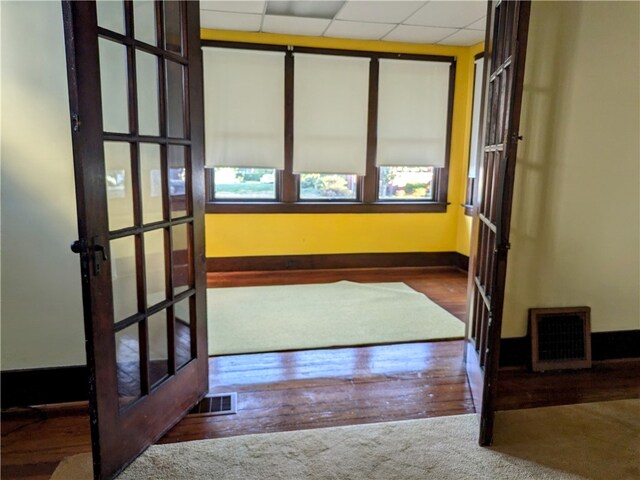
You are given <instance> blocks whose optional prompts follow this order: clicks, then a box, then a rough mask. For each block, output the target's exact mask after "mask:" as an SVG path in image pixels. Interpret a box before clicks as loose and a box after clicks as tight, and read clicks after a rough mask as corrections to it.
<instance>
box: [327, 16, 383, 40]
mask: <svg viewBox="0 0 640 480" xmlns="http://www.w3.org/2000/svg"><path fill="white" fill-rule="evenodd" d="M393 27H395V25H394V24H392V23H363V22H345V21H341V20H334V21H333V22H331V25H329V28H328V29H327V31H326V32H324V36H325V37H338V38H360V39H366V40H377V39H379V38H382V37H384V36H385V35H386V34H387V33H389V32H390V31H391V30H392V29H393Z"/></svg>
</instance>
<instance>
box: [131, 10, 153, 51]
mask: <svg viewBox="0 0 640 480" xmlns="http://www.w3.org/2000/svg"><path fill="white" fill-rule="evenodd" d="M133 22H134V25H133V29H134V32H135V35H134V37H135V38H136V40H140V41H141V42H145V43H148V44H149V45H154V46H155V45H156V44H157V43H158V42H157V39H156V38H157V37H156V7H155V3H154V2H150V1H146V0H136V1H134V2H133Z"/></svg>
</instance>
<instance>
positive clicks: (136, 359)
mask: <svg viewBox="0 0 640 480" xmlns="http://www.w3.org/2000/svg"><path fill="white" fill-rule="evenodd" d="M116 374H117V378H118V400H119V403H120V407H123V406H125V405H127V404H128V403H131V402H133V401H134V400H136V399H137V398H139V397H140V395H141V392H142V389H141V381H140V337H139V329H138V324H137V323H134V324H133V325H130V326H128V327H127V328H125V329H124V330H120V331H119V332H117V333H116Z"/></svg>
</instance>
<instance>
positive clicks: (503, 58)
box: [466, 0, 530, 445]
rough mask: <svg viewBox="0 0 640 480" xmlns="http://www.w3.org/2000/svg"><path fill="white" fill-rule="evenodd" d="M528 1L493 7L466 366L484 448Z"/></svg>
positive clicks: (490, 416)
mask: <svg viewBox="0 0 640 480" xmlns="http://www.w3.org/2000/svg"><path fill="white" fill-rule="evenodd" d="M529 11H530V3H529V1H528V0H509V1H505V0H503V1H494V2H489V5H488V13H487V37H486V41H485V45H486V51H485V70H484V71H485V78H484V80H483V92H485V97H484V101H483V105H484V107H483V111H484V118H485V120H484V127H483V136H484V142H482V147H481V148H482V152H481V153H482V156H481V158H482V161H481V162H480V165H479V172H478V177H477V178H479V179H480V182H479V187H478V194H477V195H478V198H477V199H476V201H475V202H474V205H477V207H476V208H475V211H474V227H473V241H472V244H473V245H475V248H474V249H473V251H472V254H471V259H470V265H471V267H472V268H471V269H470V270H469V318H470V321H469V322H468V326H467V351H466V363H467V372H468V376H469V382H470V384H471V390H472V395H473V399H474V403H475V406H476V409H477V411H478V412H479V413H480V439H479V443H480V444H481V445H490V444H491V443H492V440H493V422H494V416H495V399H496V393H497V376H498V366H499V356H500V334H501V329H502V308H503V300H504V287H505V276H506V269H507V254H508V251H509V247H510V245H509V226H510V220H511V200H512V196H513V180H514V174H515V164H516V151H517V148H518V139H519V133H518V128H519V124H520V105H521V101H522V87H523V80H524V64H525V53H526V45H527V32H528V26H529Z"/></svg>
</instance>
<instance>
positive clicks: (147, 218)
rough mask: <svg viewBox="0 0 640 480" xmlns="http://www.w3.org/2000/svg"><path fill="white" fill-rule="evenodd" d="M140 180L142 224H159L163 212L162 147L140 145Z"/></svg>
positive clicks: (146, 144)
mask: <svg viewBox="0 0 640 480" xmlns="http://www.w3.org/2000/svg"><path fill="white" fill-rule="evenodd" d="M140 180H141V182H140V183H141V186H142V192H141V195H140V196H141V198H142V222H143V223H145V224H149V223H153V222H159V221H161V220H162V219H163V212H162V165H161V162H160V145H157V144H152V143H141V144H140Z"/></svg>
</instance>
